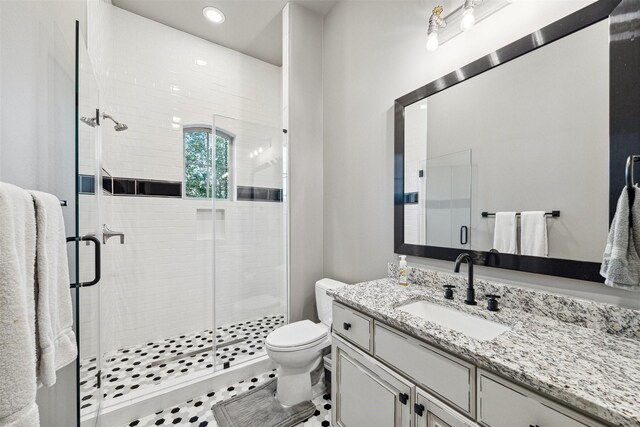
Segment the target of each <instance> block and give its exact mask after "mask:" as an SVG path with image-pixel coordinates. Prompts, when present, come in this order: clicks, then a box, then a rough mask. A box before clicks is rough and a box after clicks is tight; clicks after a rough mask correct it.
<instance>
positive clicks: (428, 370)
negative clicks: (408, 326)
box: [374, 322, 475, 417]
mask: <svg viewBox="0 0 640 427" xmlns="http://www.w3.org/2000/svg"><path fill="white" fill-rule="evenodd" d="M374 333H375V339H374V342H375V349H374V353H375V356H376V357H378V358H379V359H382V360H384V361H385V362H387V363H388V364H389V365H391V366H393V367H394V368H395V369H397V370H399V371H401V372H404V373H405V374H406V375H407V376H409V377H410V378H412V379H413V380H414V381H415V382H416V383H417V384H418V385H420V386H422V387H424V388H425V389H427V390H428V391H429V392H431V393H434V394H435V395H436V396H438V397H439V398H441V399H444V400H445V401H447V402H448V403H450V404H452V405H454V406H455V407H456V408H458V409H459V410H461V411H462V412H464V413H465V414H467V415H469V416H471V417H474V416H475V382H474V380H475V366H473V365H472V364H470V363H467V362H464V361H461V360H458V359H455V358H453V357H451V356H449V355H448V354H446V353H444V352H442V351H440V350H437V349H435V348H433V347H431V346H428V345H427V344H424V343H422V342H420V341H418V340H416V339H414V338H411V337H409V336H407V335H405V334H402V333H400V332H396V331H393V330H391V329H389V328H387V327H386V326H382V325H381V324H379V323H377V322H376V324H375V332H374Z"/></svg>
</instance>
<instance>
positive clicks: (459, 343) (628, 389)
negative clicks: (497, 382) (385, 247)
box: [328, 279, 640, 426]
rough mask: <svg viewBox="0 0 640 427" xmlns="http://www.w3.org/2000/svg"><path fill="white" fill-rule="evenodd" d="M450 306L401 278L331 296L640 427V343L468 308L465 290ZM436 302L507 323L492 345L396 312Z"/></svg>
mask: <svg viewBox="0 0 640 427" xmlns="http://www.w3.org/2000/svg"><path fill="white" fill-rule="evenodd" d="M458 291H459V292H458V293H457V294H456V298H455V299H454V300H445V299H444V298H443V294H442V290H440V289H439V288H437V287H435V286H433V287H432V286H421V285H413V284H410V285H409V286H406V287H405V286H399V285H398V284H397V281H396V280H395V279H381V280H375V281H371V282H365V283H359V284H356V285H349V286H345V287H343V288H339V289H335V290H331V291H329V292H328V293H329V294H330V295H332V296H333V297H334V298H335V299H336V300H337V301H339V302H341V303H343V304H346V305H348V306H350V307H353V308H355V309H357V310H359V311H361V312H363V313H365V314H368V315H370V316H371V317H373V318H375V319H378V320H381V321H382V322H384V323H386V324H388V325H391V326H394V327H396V328H398V329H400V330H402V331H405V332H407V333H409V334H411V335H413V336H415V337H418V338H421V339H423V340H424V341H426V342H427V343H430V344H433V345H435V346H437V347H440V348H442V349H444V350H446V351H448V352H450V353H452V354H453V355H457V356H459V357H462V358H464V359H467V360H469V361H471V362H473V363H474V364H476V365H477V366H478V367H481V368H486V369H488V370H491V371H494V372H497V373H499V374H502V375H503V376H505V377H507V378H511V379H513V380H514V381H517V382H520V383H522V384H524V385H526V386H529V387H530V388H532V389H534V390H537V391H538V392H540V393H542V394H546V395H548V396H552V397H554V398H556V399H557V400H559V401H561V402H565V403H566V404H568V405H570V406H573V407H575V408H578V409H580V410H582V411H583V412H585V413H587V414H591V415H593V416H595V417H598V418H601V419H603V420H606V421H608V422H610V423H612V424H615V425H620V426H640V341H638V340H635V339H631V338H626V337H621V336H616V335H612V334H609V333H606V332H602V331H599V330H594V329H589V328H586V327H581V326H578V325H574V324H570V323H564V322H562V321H559V320H556V319H553V318H550V317H545V316H540V315H535V314H531V313H527V312H524V311H522V310H516V309H513V308H501V309H500V311H498V312H490V311H488V310H487V309H486V304H485V303H484V302H480V301H479V304H478V305H477V306H468V305H465V304H464V303H463V302H462V300H463V297H462V293H464V291H463V290H461V289H458ZM419 300H425V301H431V302H434V303H438V304H441V305H443V306H448V307H452V308H456V309H458V310H460V311H463V312H466V313H469V314H473V315H476V316H479V317H483V318H486V319H490V320H493V321H495V322H498V323H502V324H505V325H508V326H509V327H510V328H511V329H510V330H509V331H507V332H505V333H503V334H502V335H500V336H498V337H497V338H495V339H493V340H490V341H482V342H481V341H477V340H475V339H473V338H470V337H468V336H466V335H463V334H462V333H459V332H456V331H454V330H451V329H448V328H445V327H442V326H439V325H436V324H434V323H430V322H427V321H426V320H423V319H421V318H419V317H417V316H414V315H411V314H408V313H405V312H403V311H400V310H397V307H399V306H401V305H404V304H407V303H409V302H413V301H419Z"/></svg>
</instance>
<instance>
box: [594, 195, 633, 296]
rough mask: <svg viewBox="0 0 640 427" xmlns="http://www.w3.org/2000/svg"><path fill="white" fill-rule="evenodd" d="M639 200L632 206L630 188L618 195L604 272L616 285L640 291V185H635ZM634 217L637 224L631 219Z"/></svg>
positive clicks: (605, 256) (604, 261)
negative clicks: (630, 204)
mask: <svg viewBox="0 0 640 427" xmlns="http://www.w3.org/2000/svg"><path fill="white" fill-rule="evenodd" d="M632 191H633V192H634V193H635V201H634V203H633V207H632V208H631V209H630V208H629V191H628V190H627V189H626V188H625V189H624V190H622V194H621V195H620V198H619V199H618V205H617V206H616V214H615V216H614V217H613V221H612V222H611V228H610V229H609V238H608V239H607V245H606V247H605V250H604V255H603V259H602V266H601V268H600V275H601V276H602V277H604V278H605V281H604V283H605V284H606V285H608V286H611V287H614V288H622V289H626V290H630V291H640V194H638V193H640V189H638V187H635V186H634V187H633V190H632ZM629 219H631V221H632V224H633V227H631V224H630V223H629Z"/></svg>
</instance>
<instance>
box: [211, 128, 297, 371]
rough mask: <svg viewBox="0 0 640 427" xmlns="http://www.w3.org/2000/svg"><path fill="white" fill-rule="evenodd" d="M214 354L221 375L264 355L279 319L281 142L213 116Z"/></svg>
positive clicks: (272, 133)
mask: <svg viewBox="0 0 640 427" xmlns="http://www.w3.org/2000/svg"><path fill="white" fill-rule="evenodd" d="M213 129H215V130H216V145H215V150H214V165H215V167H214V172H213V173H214V176H213V177H212V180H211V181H212V185H213V186H214V188H215V189H216V190H215V194H216V198H215V202H214V214H213V216H214V218H215V226H214V228H213V236H214V240H215V257H214V262H215V295H214V307H215V309H214V316H215V322H214V323H215V326H216V329H215V352H216V369H217V370H220V369H222V370H224V369H228V368H230V367H233V366H236V365H239V364H242V363H244V362H248V361H250V360H252V359H255V358H258V357H260V356H264V355H265V354H266V349H265V339H266V336H267V334H268V333H269V332H271V331H272V330H274V329H275V328H277V327H279V326H281V325H283V324H285V323H286V322H287V321H288V319H287V299H288V295H287V281H288V269H287V197H286V164H287V163H286V154H287V147H286V139H285V135H284V134H283V132H282V130H281V129H279V128H276V127H269V126H265V125H261V124H256V123H251V122H247V121H242V120H236V119H231V118H228V117H222V116H215V117H214V126H213Z"/></svg>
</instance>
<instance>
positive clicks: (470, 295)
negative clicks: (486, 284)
mask: <svg viewBox="0 0 640 427" xmlns="http://www.w3.org/2000/svg"><path fill="white" fill-rule="evenodd" d="M462 261H466V262H467V269H468V271H469V281H468V283H467V299H465V300H464V303H465V304H467V305H476V304H477V302H476V291H475V289H473V259H471V255H469V254H468V253H466V252H463V253H461V254H460V255H458V258H456V265H455V267H454V268H453V271H454V272H455V273H460V264H461V263H462Z"/></svg>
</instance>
